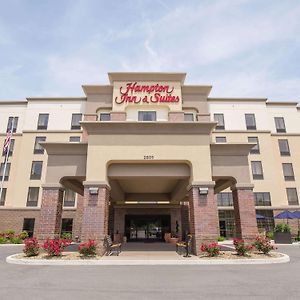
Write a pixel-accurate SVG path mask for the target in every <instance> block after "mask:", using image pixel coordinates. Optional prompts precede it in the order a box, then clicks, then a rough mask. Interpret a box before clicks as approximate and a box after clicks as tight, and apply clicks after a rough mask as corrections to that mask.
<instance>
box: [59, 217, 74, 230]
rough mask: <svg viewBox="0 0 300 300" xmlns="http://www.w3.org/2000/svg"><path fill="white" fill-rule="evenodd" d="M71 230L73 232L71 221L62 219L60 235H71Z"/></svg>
mask: <svg viewBox="0 0 300 300" xmlns="http://www.w3.org/2000/svg"><path fill="white" fill-rule="evenodd" d="M72 230H73V219H62V220H61V233H72Z"/></svg>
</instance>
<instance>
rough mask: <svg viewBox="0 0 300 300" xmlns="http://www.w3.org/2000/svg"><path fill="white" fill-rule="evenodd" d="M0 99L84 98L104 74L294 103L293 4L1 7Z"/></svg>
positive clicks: (85, 2) (296, 28) (299, 7)
mask: <svg viewBox="0 0 300 300" xmlns="http://www.w3.org/2000/svg"><path fill="white" fill-rule="evenodd" d="M0 54H1V55H0V99H2V100H5V99H24V98H25V97H30V96H82V95H83V92H82V89H81V85H82V84H107V83H108V78H107V72H111V71H168V72H170V71H176V72H187V79H186V83H188V84H212V85H213V90H212V93H211V96H214V97H231V96H232V97H239V96H241V97H268V98H269V99H270V100H287V101H300V1H299V0H284V1H282V0H216V1H214V0H206V1H205V0H195V1H175V0H170V1H167V0H149V1H148V0H140V1H138V0H131V1H126V0H123V1H122V0H120V1H100V0H98V1H97V0H81V1H80V0H78V1H76V0H72V1H71V0H70V1H69V0H59V1H56V0H51V1H50V0H49V1H46V0H23V1H21V0H9V1H7V0H0Z"/></svg>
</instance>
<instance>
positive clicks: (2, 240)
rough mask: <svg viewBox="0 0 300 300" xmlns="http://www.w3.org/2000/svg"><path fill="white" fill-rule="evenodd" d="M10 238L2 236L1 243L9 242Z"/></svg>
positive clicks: (0, 237)
mask: <svg viewBox="0 0 300 300" xmlns="http://www.w3.org/2000/svg"><path fill="white" fill-rule="evenodd" d="M7 242H8V240H7V238H6V237H4V236H0V244H7Z"/></svg>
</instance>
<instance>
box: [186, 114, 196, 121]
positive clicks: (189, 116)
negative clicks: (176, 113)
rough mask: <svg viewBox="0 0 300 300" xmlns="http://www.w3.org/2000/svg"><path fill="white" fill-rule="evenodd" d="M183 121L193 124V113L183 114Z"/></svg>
mask: <svg viewBox="0 0 300 300" xmlns="http://www.w3.org/2000/svg"><path fill="white" fill-rule="evenodd" d="M184 121H186V122H194V114H193V113H185V114H184Z"/></svg>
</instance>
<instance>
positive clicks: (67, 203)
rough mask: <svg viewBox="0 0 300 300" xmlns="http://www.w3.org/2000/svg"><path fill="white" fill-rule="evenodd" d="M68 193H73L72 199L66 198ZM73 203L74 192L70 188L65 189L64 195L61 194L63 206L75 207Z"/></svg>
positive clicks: (74, 202) (74, 201)
mask: <svg viewBox="0 0 300 300" xmlns="http://www.w3.org/2000/svg"><path fill="white" fill-rule="evenodd" d="M69 193H74V200H66V198H67V196H68V195H69ZM75 204H76V192H74V191H72V190H70V189H65V191H64V196H63V207H75Z"/></svg>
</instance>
